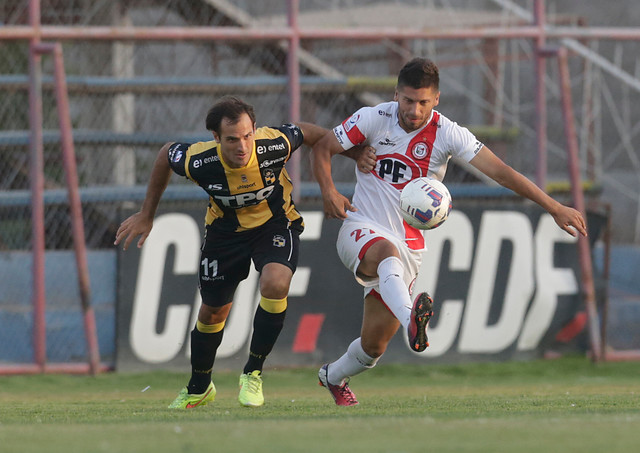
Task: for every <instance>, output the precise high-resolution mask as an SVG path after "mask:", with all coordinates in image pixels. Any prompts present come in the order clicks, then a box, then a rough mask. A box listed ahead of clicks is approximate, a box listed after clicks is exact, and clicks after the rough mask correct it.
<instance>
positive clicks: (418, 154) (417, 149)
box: [411, 142, 429, 159]
mask: <svg viewBox="0 0 640 453" xmlns="http://www.w3.org/2000/svg"><path fill="white" fill-rule="evenodd" d="M428 151H429V146H428V145H427V144H426V143H425V142H418V143H416V144H415V145H413V148H412V149H411V154H413V157H415V158H416V159H424V158H425V157H427V152H428Z"/></svg>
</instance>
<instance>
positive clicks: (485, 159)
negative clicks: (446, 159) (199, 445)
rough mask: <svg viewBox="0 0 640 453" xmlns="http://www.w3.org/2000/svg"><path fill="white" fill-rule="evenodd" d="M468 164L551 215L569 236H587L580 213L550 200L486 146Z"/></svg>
mask: <svg viewBox="0 0 640 453" xmlns="http://www.w3.org/2000/svg"><path fill="white" fill-rule="evenodd" d="M470 163H471V165H473V166H474V167H476V168H477V169H478V170H480V171H481V172H482V173H484V174H485V175H487V176H489V177H490V178H491V179H493V180H494V181H496V182H497V183H499V184H500V185H502V186H504V187H506V188H507V189H511V190H513V191H514V192H515V193H517V194H518V195H521V196H523V197H526V198H528V199H530V200H532V201H534V202H536V203H537V204H539V205H540V206H541V207H542V208H544V209H545V210H546V211H547V212H548V213H549V214H551V216H552V217H553V219H554V220H555V222H556V224H558V226H559V227H560V228H562V229H563V230H564V231H566V232H567V233H569V234H570V235H571V236H574V237H575V236H576V231H577V232H578V233H580V234H581V235H583V236H586V235H587V227H586V224H585V221H584V218H583V217H582V214H580V212H578V211H577V210H575V209H573V208H571V207H569V206H565V205H563V204H561V203H559V202H558V201H556V200H554V199H553V198H551V197H550V196H549V195H547V194H546V193H545V192H544V191H542V190H541V189H540V188H539V187H538V186H536V185H535V184H534V183H533V182H532V181H530V180H529V179H528V178H526V177H525V176H524V175H522V174H521V173H519V172H517V171H516V170H514V169H513V168H511V167H510V166H509V165H507V164H505V163H504V162H503V161H502V160H501V159H500V158H499V157H498V156H496V155H495V154H494V153H493V152H491V150H490V149H489V148H487V147H486V146H483V147H482V149H481V150H480V151H479V152H478V154H477V155H476V156H475V157H474V158H473V159H471V162H470Z"/></svg>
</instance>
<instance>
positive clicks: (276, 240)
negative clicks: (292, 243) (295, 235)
mask: <svg viewBox="0 0 640 453" xmlns="http://www.w3.org/2000/svg"><path fill="white" fill-rule="evenodd" d="M285 245H287V240H286V239H285V238H284V236H280V235H279V234H276V235H275V236H273V246H274V247H284V246H285Z"/></svg>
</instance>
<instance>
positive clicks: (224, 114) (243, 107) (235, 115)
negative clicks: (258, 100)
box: [206, 96, 256, 135]
mask: <svg viewBox="0 0 640 453" xmlns="http://www.w3.org/2000/svg"><path fill="white" fill-rule="evenodd" d="M243 113H246V114H247V115H249V118H251V123H252V124H255V123H256V114H255V112H254V111H253V106H252V105H250V104H247V103H246V102H244V101H243V100H242V99H240V98H237V97H235V96H224V97H222V98H220V99H219V100H218V101H217V102H216V103H215V104H213V107H211V108H210V109H209V111H208V112H207V120H206V125H207V130H209V131H213V132H215V133H216V134H218V135H220V124H221V123H222V118H227V119H228V120H229V121H230V122H231V123H232V124H235V123H237V122H238V121H239V120H240V117H241V116H242V114H243Z"/></svg>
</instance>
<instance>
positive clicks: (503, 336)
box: [128, 210, 580, 365]
mask: <svg viewBox="0 0 640 453" xmlns="http://www.w3.org/2000/svg"><path fill="white" fill-rule="evenodd" d="M302 214H303V216H304V217H305V223H306V224H307V228H308V230H309V232H315V233H314V234H311V235H309V234H308V233H307V232H305V235H303V236H302V237H301V239H302V240H314V241H317V240H320V239H321V231H322V221H323V214H322V212H303V213H302ZM200 221H201V219H200V218H197V219H196V218H194V217H191V216H189V215H187V214H182V213H169V214H164V215H160V216H158V217H156V219H155V221H154V234H152V235H150V236H149V237H148V238H147V242H146V243H145V247H144V248H143V249H142V252H141V255H140V261H139V263H138V266H139V267H138V278H137V282H136V290H135V291H134V294H135V295H134V298H133V304H132V313H131V318H130V324H129V338H128V341H129V345H130V347H131V350H132V352H133V353H134V355H135V356H136V357H137V358H138V359H139V360H140V361H142V362H144V363H149V364H159V365H160V364H163V363H166V362H169V361H171V360H173V359H175V358H176V357H177V356H178V355H180V354H182V357H184V359H185V361H188V355H187V354H188V351H189V348H188V346H187V342H185V341H184V340H185V338H188V335H189V331H190V330H191V329H192V328H193V324H194V323H195V319H196V316H197V313H198V308H199V306H200V298H199V297H197V295H198V290H197V288H195V287H193V285H191V284H189V286H185V288H184V291H186V294H188V293H189V291H193V295H194V296H196V297H192V298H191V300H193V301H194V302H193V303H192V304H191V305H189V304H184V303H176V302H172V303H169V304H168V305H165V304H162V303H161V299H162V288H163V280H164V277H165V273H174V274H176V275H188V274H192V275H197V274H198V261H199V259H198V257H199V256H200V238H201V235H200V231H199V228H198V225H199V222H200ZM534 226H535V229H534ZM476 230H477V231H476ZM176 231H180V232H181V233H182V234H180V235H176V234H175V232H176ZM504 242H508V243H509V244H510V245H511V248H512V252H511V256H512V259H511V262H512V264H511V267H510V269H509V270H508V272H506V273H504V274H498V268H499V266H500V260H501V251H502V246H501V244H502V243H504ZM575 242H576V238H573V237H572V236H569V235H567V234H566V233H565V232H564V231H562V230H560V229H559V228H557V226H556V224H555V221H554V220H553V218H552V217H551V216H550V215H548V214H546V213H545V214H542V215H541V216H540V217H539V218H538V219H537V222H536V221H535V220H532V219H530V218H529V217H528V216H527V215H526V214H524V213H523V212H519V211H492V210H487V211H484V212H483V213H482V214H481V218H480V221H479V223H478V224H477V225H475V226H474V224H472V222H471V220H470V218H469V217H468V216H467V215H466V214H465V213H464V212H462V211H460V210H457V211H453V212H452V213H451V215H450V216H449V218H448V219H447V222H446V226H445V227H441V228H438V229H435V230H432V231H430V232H429V252H427V253H428V254H427V255H426V257H425V258H426V259H425V260H424V261H423V263H422V266H421V268H420V272H419V274H418V278H417V280H416V283H415V288H414V293H415V292H416V291H418V292H419V291H424V290H427V289H431V291H432V293H433V288H437V287H438V285H437V281H438V278H439V275H438V274H439V272H440V270H441V268H442V270H444V271H446V270H447V269H448V270H449V271H453V272H461V273H466V274H468V275H469V277H467V278H468V289H467V292H466V294H461V295H460V297H459V298H455V299H447V298H444V297H443V298H439V297H438V294H434V298H435V299H436V300H437V301H438V311H439V313H440V315H439V317H438V322H437V324H436V325H434V326H429V340H430V344H431V346H430V347H429V348H428V349H427V350H426V351H425V352H423V353H421V354H420V355H416V357H420V358H423V357H424V358H425V359H428V358H429V357H438V356H442V355H444V354H445V353H446V352H447V351H450V350H451V351H452V352H457V353H460V354H472V353H476V354H497V353H500V352H502V351H506V350H508V349H509V348H512V347H513V348H515V349H516V350H517V351H521V352H527V351H533V350H535V349H536V348H537V347H538V345H539V343H540V341H541V340H542V339H543V337H544V336H545V335H546V334H547V333H548V330H549V327H550V326H551V323H552V321H553V319H554V314H555V313H556V310H557V309H558V307H559V298H560V297H564V296H570V295H572V296H576V297H577V295H578V294H579V291H580V287H579V285H578V281H577V279H576V276H575V272H574V271H573V269H571V268H565V267H558V266H557V262H556V260H555V249H556V248H557V246H558V245H559V244H570V243H575ZM445 250H447V251H446V256H447V261H446V262H443V261H442V260H443V258H444V256H445ZM169 256H171V257H172V258H171V259H172V260H175V263H174V266H177V267H174V268H171V266H167V259H168V257H169ZM324 270H325V269H323V268H322V267H318V268H314V267H311V268H298V272H296V273H295V274H294V277H293V280H292V284H291V291H290V292H289V296H290V297H295V296H304V295H305V294H306V293H307V288H308V283H309V281H310V280H311V279H313V277H314V275H315V274H319V278H321V279H322V278H323V277H322V272H323V271H324ZM345 273H347V272H346V271H345ZM497 278H501V279H504V284H503V287H504V288H506V293H505V294H504V297H503V298H502V299H499V300H494V299H495V294H494V290H493V282H494V281H496V279H497ZM258 282H259V274H258V272H257V271H255V269H253V268H251V271H250V274H249V276H248V278H247V279H246V280H244V281H243V282H242V283H241V284H240V286H239V287H238V290H237V292H236V297H235V298H234V316H231V317H230V318H229V322H228V323H227V325H226V327H225V336H224V339H223V341H222V344H221V346H220V348H219V349H218V353H217V357H219V358H226V357H231V356H233V355H235V354H239V353H241V352H242V351H244V350H245V348H246V345H247V341H249V338H250V335H251V330H252V320H253V313H254V312H255V308H256V307H257V305H258V303H259V299H260V294H259V292H258V291H257V288H258ZM550 282H553V283H552V284H550ZM142 288H144V291H143V290H142ZM187 299H188V298H187ZM496 308H497V309H498V310H499V313H498V316H497V317H496V316H492V317H490V316H489V313H490V311H492V310H494V309H496ZM160 318H162V319H163V320H164V321H163V323H162V324H161V326H163V327H162V330H158V325H159V324H158V319H160ZM496 319H497V320H496Z"/></svg>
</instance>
